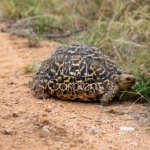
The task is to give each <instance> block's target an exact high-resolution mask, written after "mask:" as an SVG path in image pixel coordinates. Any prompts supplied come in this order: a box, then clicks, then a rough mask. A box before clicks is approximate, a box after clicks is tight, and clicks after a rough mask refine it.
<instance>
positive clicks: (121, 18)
mask: <svg viewBox="0 0 150 150" xmlns="http://www.w3.org/2000/svg"><path fill="white" fill-rule="evenodd" d="M0 6H1V14H2V16H3V17H5V18H6V19H7V20H8V19H9V20H10V21H13V22H14V23H16V24H17V25H18V26H16V28H17V29H19V28H21V29H22V28H23V29H28V30H29V32H28V33H27V34H26V35H27V37H28V45H29V46H36V45H37V43H38V42H39V40H40V39H41V38H42V37H43V35H63V34H65V33H67V32H68V31H73V32H71V35H70V36H69V37H67V38H60V39H59V42H60V41H61V43H65V44H71V43H73V42H76V41H78V42H81V43H83V44H86V45H88V46H92V47H97V48H99V49H100V50H101V51H102V52H103V53H105V54H107V55H108V56H110V57H111V59H113V60H114V61H116V64H117V66H118V67H119V68H120V69H121V70H123V71H124V72H125V73H128V74H134V73H135V74H136V76H137V79H138V83H137V85H136V86H135V87H134V88H135V91H136V92H139V93H140V94H142V95H144V96H145V97H146V98H147V99H148V100H150V99H149V97H150V96H149V86H150V85H149V76H150V63H149V62H150V46H149V45H150V28H149V27H150V5H149V1H143V0H134V1H133V0H114V1H106V0H101V1H100V0H82V1H81V0H76V1H73V0H65V1H62V0H43V1H40V0H22V1H20V0H1V1H0ZM80 29H82V31H81V32H78V33H75V32H74V31H75V30H80ZM33 33H34V34H33ZM52 40H55V41H57V40H58V39H52ZM24 71H25V72H32V67H31V68H30V69H29V67H27V66H25V67H24ZM143 75H144V78H143ZM145 77H146V78H145Z"/></svg>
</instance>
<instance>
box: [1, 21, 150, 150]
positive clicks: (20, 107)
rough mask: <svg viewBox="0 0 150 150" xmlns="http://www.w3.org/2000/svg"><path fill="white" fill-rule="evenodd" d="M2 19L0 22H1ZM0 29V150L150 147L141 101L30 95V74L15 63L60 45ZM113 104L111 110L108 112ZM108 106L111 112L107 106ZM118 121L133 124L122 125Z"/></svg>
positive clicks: (44, 54) (43, 56) (43, 54)
mask: <svg viewBox="0 0 150 150" xmlns="http://www.w3.org/2000/svg"><path fill="white" fill-rule="evenodd" d="M3 25H4V24H2V23H1V24H0V27H2V26H3ZM27 41H28V39H27V38H20V37H17V36H14V35H9V34H8V33H3V32H0V44H1V46H0V68H1V71H0V112H1V113H0V150H11V149H20V150H27V149H30V150H38V149H39V150H42V149H43V150H59V149H60V150H61V149H62V150H67V149H79V150H85V149H87V150H90V149H91V150H93V149H94V150H95V149H98V150H105V149H112V150H123V149H125V150H126V149H129V150H135V149H137V150H141V149H143V150H146V149H150V144H149V143H150V132H149V131H142V130H145V129H148V128H149V127H148V125H149V123H150V121H149V115H148V114H150V111H149V110H148V108H147V107H146V105H145V104H139V103H138V104H137V103H135V104H132V103H133V102H132V103H131V102H129V101H128V102H125V101H124V102H116V101H115V98H114V102H112V103H111V104H110V105H109V106H107V107H104V106H101V105H100V104H99V103H83V102H72V101H62V100H59V99H54V98H50V99H47V100H39V99H37V98H35V97H34V96H33V95H32V93H31V89H30V87H29V86H28V85H24V83H28V82H29V80H31V81H32V76H31V74H25V73H23V71H22V70H21V69H20V68H22V67H23V66H25V65H26V64H32V63H33V60H36V59H37V60H38V62H41V61H43V60H44V59H47V58H49V57H50V56H51V55H52V54H53V52H54V51H55V49H56V48H57V47H58V46H59V45H60V44H58V43H55V42H48V41H41V42H40V43H39V46H38V47H32V48H29V47H28V45H27V44H26V43H27ZM113 109H114V110H115V113H112V112H113ZM111 110H112V112H111ZM120 127H132V128H131V130H130V131H129V130H128V131H122V130H121V129H120Z"/></svg>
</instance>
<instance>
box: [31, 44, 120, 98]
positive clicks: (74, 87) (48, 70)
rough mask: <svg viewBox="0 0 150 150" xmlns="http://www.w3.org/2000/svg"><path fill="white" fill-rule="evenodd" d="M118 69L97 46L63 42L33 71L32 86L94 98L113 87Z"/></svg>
mask: <svg viewBox="0 0 150 150" xmlns="http://www.w3.org/2000/svg"><path fill="white" fill-rule="evenodd" d="M120 74H122V73H121V71H120V70H119V69H118V68H117V67H116V65H115V64H114V62H113V61H112V60H110V59H109V57H108V56H106V55H104V54H103V53H102V52H101V51H100V50H99V49H98V48H95V47H88V46H85V45H83V44H81V43H74V44H72V45H71V46H67V45H62V46H60V47H58V48H57V49H56V51H55V52H54V54H53V55H52V56H51V57H50V58H49V59H47V60H45V61H44V62H43V63H42V65H41V67H40V68H39V71H38V72H37V73H36V74H35V76H34V78H33V82H32V89H33V90H34V91H36V92H37V91H38V92H41V93H43V94H44V93H45V94H47V95H49V96H54V97H58V98H60V99H63V100H81V101H97V100H98V97H99V96H101V95H103V94H104V93H107V92H108V91H111V90H113V88H114V87H115V86H116V85H117V83H118V82H119V75H120Z"/></svg>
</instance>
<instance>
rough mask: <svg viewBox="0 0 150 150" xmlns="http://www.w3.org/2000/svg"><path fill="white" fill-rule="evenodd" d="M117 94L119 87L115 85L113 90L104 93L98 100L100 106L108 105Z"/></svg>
mask: <svg viewBox="0 0 150 150" xmlns="http://www.w3.org/2000/svg"><path fill="white" fill-rule="evenodd" d="M118 92H119V87H118V86H117V85H116V86H115V87H114V88H113V90H111V91H108V92H107V93H105V94H104V95H103V96H102V97H101V98H99V100H100V103H101V105H104V106H106V105H108V103H109V102H110V101H111V100H112V99H113V98H114V97H115V96H116V94H117V93H118Z"/></svg>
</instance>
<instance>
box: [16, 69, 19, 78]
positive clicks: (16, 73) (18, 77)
mask: <svg viewBox="0 0 150 150" xmlns="http://www.w3.org/2000/svg"><path fill="white" fill-rule="evenodd" d="M17 72H18V71H15V77H16V78H18V79H19V77H18V76H17Z"/></svg>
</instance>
